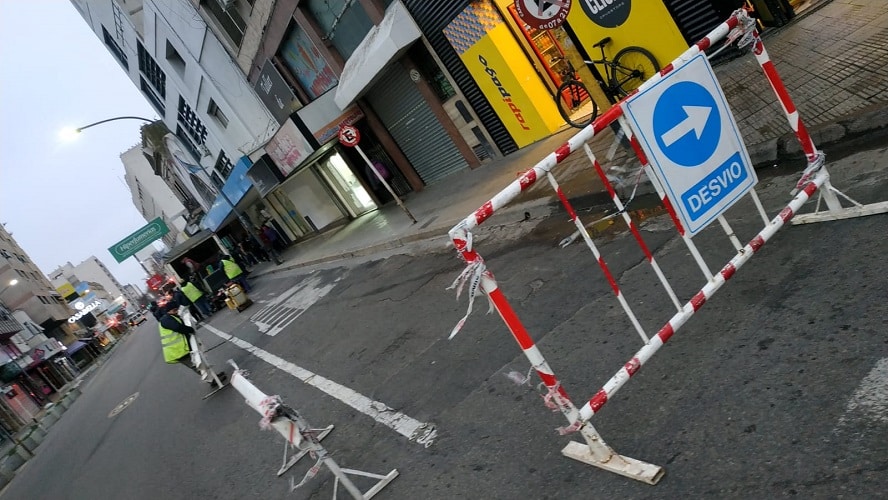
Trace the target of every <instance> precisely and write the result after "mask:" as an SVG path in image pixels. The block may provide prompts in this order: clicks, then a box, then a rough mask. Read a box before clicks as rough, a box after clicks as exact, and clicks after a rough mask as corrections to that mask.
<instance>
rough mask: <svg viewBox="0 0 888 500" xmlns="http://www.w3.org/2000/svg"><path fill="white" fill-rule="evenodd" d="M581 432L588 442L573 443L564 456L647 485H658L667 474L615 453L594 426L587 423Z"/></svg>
mask: <svg viewBox="0 0 888 500" xmlns="http://www.w3.org/2000/svg"><path fill="white" fill-rule="evenodd" d="M580 432H581V433H582V435H583V438H585V440H586V442H585V443H578V442H576V441H571V442H570V443H568V444H567V446H565V447H564V448H563V449H562V450H561V454H562V455H564V456H565V457H568V458H572V459H574V460H579V461H580V462H583V463H584V464H589V465H592V466H595V467H598V468H600V469H604V470H606V471H608V472H613V473H615V474H619V475H621V476H625V477H628V478H630V479H635V480H636V481H641V482H644V483H647V484H657V483H658V482H659V481H660V479H662V478H663V475H664V474H666V470H665V469H663V468H662V467H660V466H659V465H654V464H649V463H647V462H642V461H641V460H636V459H634V458H630V457H626V456H623V455H620V454H618V453H617V452H615V451H614V450H613V448H611V447H610V446H608V444H607V443H605V442H604V440H603V439H601V436H599V435H598V432H597V431H596V430H595V428H594V427H592V424H588V423H587V424H586V425H585V426H583V428H582V429H581V430H580Z"/></svg>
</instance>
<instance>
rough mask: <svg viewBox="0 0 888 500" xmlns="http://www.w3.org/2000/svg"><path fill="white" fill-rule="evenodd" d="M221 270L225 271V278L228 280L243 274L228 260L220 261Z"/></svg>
mask: <svg viewBox="0 0 888 500" xmlns="http://www.w3.org/2000/svg"><path fill="white" fill-rule="evenodd" d="M222 269H224V270H225V276H228V279H230V280H233V279H234V278H237V277H238V276H240V275H241V274H243V273H244V270H243V269H241V268H240V266H239V265H237V263H235V262H234V261H233V260H228V259H222Z"/></svg>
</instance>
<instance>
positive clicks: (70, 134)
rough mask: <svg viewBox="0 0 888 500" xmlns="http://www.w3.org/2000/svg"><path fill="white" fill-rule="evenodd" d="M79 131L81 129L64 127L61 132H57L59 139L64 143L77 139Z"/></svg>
mask: <svg viewBox="0 0 888 500" xmlns="http://www.w3.org/2000/svg"><path fill="white" fill-rule="evenodd" d="M81 130H82V129H80V128H74V127H65V128H63V129H62V130H59V138H60V139H61V140H63V141H65V142H71V141H73V140H75V139H77V136H79V135H80V131H81Z"/></svg>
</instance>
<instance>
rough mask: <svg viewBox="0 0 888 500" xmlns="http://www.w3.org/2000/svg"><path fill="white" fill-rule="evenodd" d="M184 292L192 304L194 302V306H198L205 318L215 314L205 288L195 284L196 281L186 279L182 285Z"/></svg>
mask: <svg viewBox="0 0 888 500" xmlns="http://www.w3.org/2000/svg"><path fill="white" fill-rule="evenodd" d="M182 293H183V294H184V295H185V297H186V298H187V299H188V300H189V301H190V302H191V303H192V304H194V307H196V308H197V310H198V311H199V312H200V313H201V314H202V315H203V316H204V317H205V318H208V317H210V315H211V314H213V310H212V309H211V308H210V303H209V302H207V296H206V295H204V293H203V290H201V289H200V288H198V287H197V286H195V285H194V283H192V282H190V281H186V282H185V283H184V284H183V285H182Z"/></svg>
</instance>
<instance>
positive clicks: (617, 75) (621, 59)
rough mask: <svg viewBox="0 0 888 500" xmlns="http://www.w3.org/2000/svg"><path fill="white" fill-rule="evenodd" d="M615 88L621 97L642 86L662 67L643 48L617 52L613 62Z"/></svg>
mask: <svg viewBox="0 0 888 500" xmlns="http://www.w3.org/2000/svg"><path fill="white" fill-rule="evenodd" d="M613 70H614V80H615V81H614V82H613V83H614V84H615V85H614V87H615V88H616V89H617V91H618V92H620V96H621V97H626V96H627V95H628V94H629V93H630V92H632V91H633V90H635V89H637V88H638V87H640V86H641V84H642V83H644V82H646V81H647V80H648V79H649V78H650V77H652V76H654V74H655V73H657V72H658V71H660V65H659V64H657V59H656V58H655V57H654V55H653V54H651V53H650V52H648V51H647V50H645V49H643V48H641V47H626V48H625V49H623V50H621V51H619V52H617V55H616V56H615V57H614V62H613Z"/></svg>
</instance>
